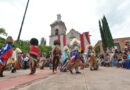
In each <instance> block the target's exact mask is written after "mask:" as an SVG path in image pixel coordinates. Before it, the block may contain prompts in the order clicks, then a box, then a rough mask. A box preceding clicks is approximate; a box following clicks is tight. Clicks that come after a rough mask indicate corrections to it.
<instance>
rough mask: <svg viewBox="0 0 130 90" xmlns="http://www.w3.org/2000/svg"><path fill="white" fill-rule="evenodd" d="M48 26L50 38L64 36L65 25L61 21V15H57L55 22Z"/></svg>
mask: <svg viewBox="0 0 130 90" xmlns="http://www.w3.org/2000/svg"><path fill="white" fill-rule="evenodd" d="M50 26H51V35H50V36H57V35H66V26H65V23H64V22H63V21H62V20H61V14H57V20H56V21H55V22H53V23H52V24H51V25H50Z"/></svg>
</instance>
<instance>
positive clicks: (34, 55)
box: [29, 38, 40, 75]
mask: <svg viewBox="0 0 130 90" xmlns="http://www.w3.org/2000/svg"><path fill="white" fill-rule="evenodd" d="M30 44H31V47H30V52H29V54H30V69H31V72H30V75H32V74H34V73H35V72H36V65H37V61H38V59H39V58H40V50H39V48H38V40H37V39H36V38H32V39H31V40H30Z"/></svg>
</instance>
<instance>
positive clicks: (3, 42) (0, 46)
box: [0, 37, 5, 48]
mask: <svg viewBox="0 0 130 90" xmlns="http://www.w3.org/2000/svg"><path fill="white" fill-rule="evenodd" d="M4 44H5V39H4V38H2V37H0V48H2V47H3V46H4Z"/></svg>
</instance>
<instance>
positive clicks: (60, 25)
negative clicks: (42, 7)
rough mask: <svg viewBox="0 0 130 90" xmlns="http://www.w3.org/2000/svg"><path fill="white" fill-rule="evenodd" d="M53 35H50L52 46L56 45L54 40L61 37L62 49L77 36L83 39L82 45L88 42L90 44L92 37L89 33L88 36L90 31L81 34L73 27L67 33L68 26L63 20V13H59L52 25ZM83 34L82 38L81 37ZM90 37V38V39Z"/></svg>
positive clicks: (80, 39)
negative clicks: (90, 37)
mask: <svg viewBox="0 0 130 90" xmlns="http://www.w3.org/2000/svg"><path fill="white" fill-rule="evenodd" d="M50 26H51V35H50V43H49V44H50V46H52V47H54V45H53V42H54V40H57V39H59V40H60V42H61V49H62V50H63V47H64V46H66V45H67V46H69V44H70V41H71V40H72V39H73V38H77V39H78V40H79V41H82V43H83V44H82V45H81V47H82V46H84V47H85V46H86V45H87V44H90V39H89V34H88V38H86V34H85V33H88V32H85V33H83V34H80V33H79V32H78V31H76V30H74V29H71V30H70V31H69V32H68V33H67V34H66V31H67V29H66V26H65V23H64V22H63V21H62V20H61V15H60V14H58V15H57V20H56V21H55V22H54V23H52V24H51V25H50ZM81 36H82V38H81ZM88 39H89V40H88Z"/></svg>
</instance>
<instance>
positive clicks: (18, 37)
mask: <svg viewBox="0 0 130 90" xmlns="http://www.w3.org/2000/svg"><path fill="white" fill-rule="evenodd" d="M29 1H30V0H28V1H27V5H26V8H25V12H24V15H23V20H22V23H21V27H20V30H19V34H18V38H17V42H19V40H20V35H21V32H22V28H23V24H24V19H25V16H26V12H27V9H28V4H29Z"/></svg>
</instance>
